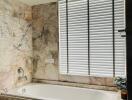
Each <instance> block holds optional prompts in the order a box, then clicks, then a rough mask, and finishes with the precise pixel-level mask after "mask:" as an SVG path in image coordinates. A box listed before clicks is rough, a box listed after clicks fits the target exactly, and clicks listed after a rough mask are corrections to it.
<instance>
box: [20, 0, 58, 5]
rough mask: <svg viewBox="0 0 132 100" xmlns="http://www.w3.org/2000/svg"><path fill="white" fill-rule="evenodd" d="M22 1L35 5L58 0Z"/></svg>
mask: <svg viewBox="0 0 132 100" xmlns="http://www.w3.org/2000/svg"><path fill="white" fill-rule="evenodd" d="M20 1H21V2H23V3H25V4H27V5H30V6H33V5H39V4H44V3H49V2H56V1H57V0H20Z"/></svg>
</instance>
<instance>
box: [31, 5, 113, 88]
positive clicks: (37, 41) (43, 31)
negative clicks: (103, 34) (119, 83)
mask: <svg viewBox="0 0 132 100" xmlns="http://www.w3.org/2000/svg"><path fill="white" fill-rule="evenodd" d="M32 8H33V56H34V63H33V66H34V67H33V70H34V71H33V78H34V79H38V80H39V79H40V80H54V81H55V80H56V81H64V82H75V83H88V84H91V85H93V84H94V85H102V86H113V79H112V78H103V77H102V78H99V77H88V76H86V77H81V76H72V75H60V74H59V70H58V69H59V64H58V63H59V61H58V55H59V49H58V45H59V32H58V28H59V27H58V13H57V11H58V9H57V3H50V4H42V5H36V6H33V7H32ZM51 59H54V61H55V62H54V63H51V62H50V63H49V62H48V61H50V60H51ZM51 61H52V60H51Z"/></svg>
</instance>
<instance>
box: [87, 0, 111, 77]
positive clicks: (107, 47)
mask: <svg viewBox="0 0 132 100" xmlns="http://www.w3.org/2000/svg"><path fill="white" fill-rule="evenodd" d="M89 5H90V6H89V16H90V69H91V70H90V72H91V75H94V76H95V75H97V76H113V26H112V25H113V24H112V23H113V15H112V0H90V2H89Z"/></svg>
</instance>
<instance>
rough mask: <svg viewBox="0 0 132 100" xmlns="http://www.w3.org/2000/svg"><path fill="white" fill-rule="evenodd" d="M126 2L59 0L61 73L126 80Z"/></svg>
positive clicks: (116, 0) (121, 0) (115, 0)
mask: <svg viewBox="0 0 132 100" xmlns="http://www.w3.org/2000/svg"><path fill="white" fill-rule="evenodd" d="M124 8H125V7H124V1H123V0H114V1H113V0H60V1H59V23H60V24H59V25H60V28H59V30H60V65H59V66H60V67H59V68H60V73H61V74H70V75H92V76H104V77H107V76H108V77H113V76H124V75H125V68H126V66H125V65H126V58H125V56H126V55H125V54H126V51H125V49H126V47H125V38H124V37H121V33H120V32H118V30H122V29H125V20H124V19H125V17H124V12H125V10H124Z"/></svg>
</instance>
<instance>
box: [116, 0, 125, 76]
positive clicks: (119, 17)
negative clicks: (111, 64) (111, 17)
mask: <svg viewBox="0 0 132 100" xmlns="http://www.w3.org/2000/svg"><path fill="white" fill-rule="evenodd" d="M114 4H115V7H114V8H115V10H114V11H115V76H125V75H126V38H125V37H122V36H121V35H124V34H125V32H118V30H123V29H125V0H115V1H114Z"/></svg>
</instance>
